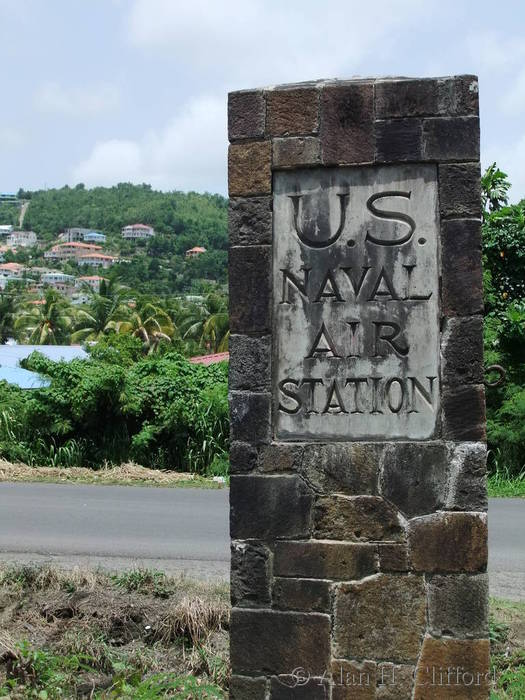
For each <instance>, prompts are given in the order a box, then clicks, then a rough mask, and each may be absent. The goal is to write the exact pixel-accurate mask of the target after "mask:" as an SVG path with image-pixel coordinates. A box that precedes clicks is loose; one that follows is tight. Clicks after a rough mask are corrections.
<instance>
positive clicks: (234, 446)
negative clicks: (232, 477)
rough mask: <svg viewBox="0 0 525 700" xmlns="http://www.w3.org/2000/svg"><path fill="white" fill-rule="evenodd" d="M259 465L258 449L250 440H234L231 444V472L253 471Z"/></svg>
mask: <svg viewBox="0 0 525 700" xmlns="http://www.w3.org/2000/svg"><path fill="white" fill-rule="evenodd" d="M256 466H257V450H256V449H255V447H254V446H253V445H250V444H249V443H248V442H232V443H231V445H230V473H231V474H243V473H246V472H251V471H253V470H254V469H255V467H256Z"/></svg>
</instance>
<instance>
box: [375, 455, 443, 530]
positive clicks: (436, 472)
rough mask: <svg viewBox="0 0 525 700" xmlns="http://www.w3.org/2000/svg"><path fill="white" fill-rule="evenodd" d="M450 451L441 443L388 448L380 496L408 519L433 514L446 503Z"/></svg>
mask: <svg viewBox="0 0 525 700" xmlns="http://www.w3.org/2000/svg"><path fill="white" fill-rule="evenodd" d="M447 457H448V453H447V449H446V447H445V445H443V444H442V443H439V442H434V443H410V442H405V443H398V444H393V445H389V447H388V449H387V450H386V452H385V456H384V459H383V468H382V471H381V479H380V492H381V494H382V495H383V496H384V497H385V498H387V499H388V500H389V501H391V502H392V503H393V504H394V505H396V506H397V507H398V508H399V509H400V510H401V511H402V512H403V513H404V514H405V515H406V516H408V517H413V516H414V515H423V514H425V513H433V512H434V511H435V510H438V509H439V508H441V507H442V506H443V505H444V503H445V495H446V486H447V478H448V465H447Z"/></svg>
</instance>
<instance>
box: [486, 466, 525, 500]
mask: <svg viewBox="0 0 525 700" xmlns="http://www.w3.org/2000/svg"><path fill="white" fill-rule="evenodd" d="M487 488H488V493H489V497H490V498H508V497H512V498H525V471H522V472H521V474H518V475H517V476H511V475H510V474H509V472H508V470H506V469H498V470H497V471H495V472H494V473H493V474H490V476H489V478H488V480H487Z"/></svg>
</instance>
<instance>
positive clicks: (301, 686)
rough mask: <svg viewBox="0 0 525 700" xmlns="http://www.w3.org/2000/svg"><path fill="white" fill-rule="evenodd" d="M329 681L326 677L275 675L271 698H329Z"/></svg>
mask: <svg viewBox="0 0 525 700" xmlns="http://www.w3.org/2000/svg"><path fill="white" fill-rule="evenodd" d="M329 697H330V686H329V681H327V680H326V679H324V678H310V679H309V680H307V679H306V678H305V679H300V678H299V677H298V676H293V675H291V676H290V675H288V676H278V677H276V676H274V677H273V678H272V681H271V691H270V700H328V698H329Z"/></svg>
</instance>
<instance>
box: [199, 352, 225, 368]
mask: <svg viewBox="0 0 525 700" xmlns="http://www.w3.org/2000/svg"><path fill="white" fill-rule="evenodd" d="M229 359H230V353H229V352H216V353H214V354H213V355H201V356H199V357H190V358H189V361H190V362H191V363H192V364H194V365H213V364H214V363H215V362H227V361H228V360H229Z"/></svg>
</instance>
